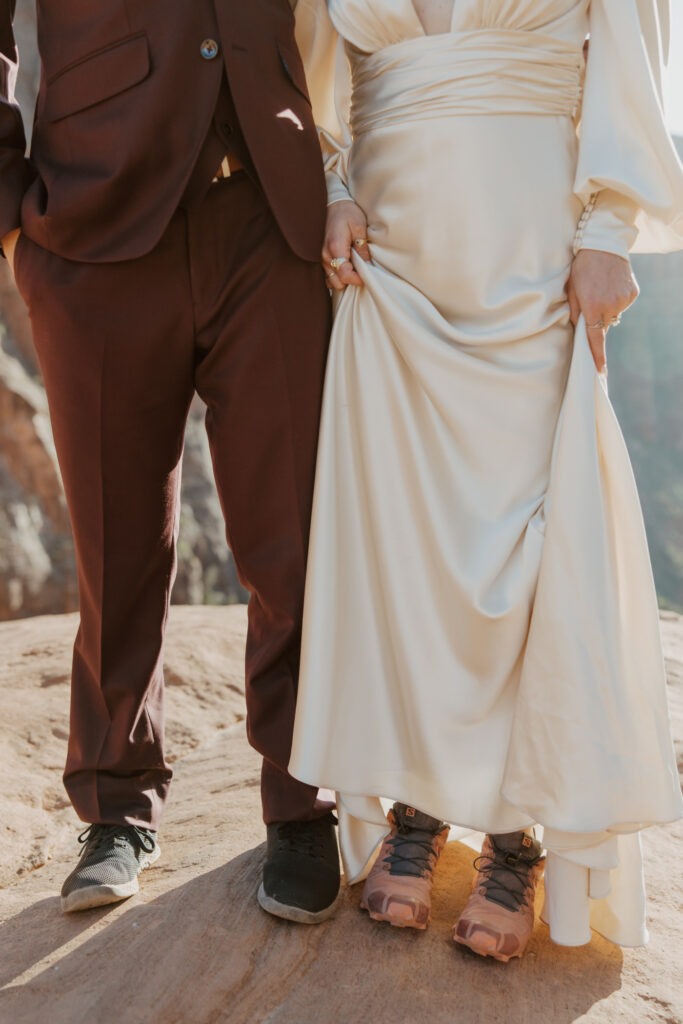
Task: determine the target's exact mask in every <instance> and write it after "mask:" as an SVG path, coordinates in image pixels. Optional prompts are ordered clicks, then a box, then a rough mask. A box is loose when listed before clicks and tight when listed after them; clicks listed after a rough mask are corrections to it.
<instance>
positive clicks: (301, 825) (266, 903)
mask: <svg viewBox="0 0 683 1024" xmlns="http://www.w3.org/2000/svg"><path fill="white" fill-rule="evenodd" d="M336 824H337V819H336V818H335V816H334V815H333V814H326V815H325V816H324V817H323V818H316V819H315V821H276V822H274V823H273V824H272V825H268V849H267V853H266V863H265V865H264V867H263V884H262V885H261V887H260V889H259V891H258V901H259V903H260V904H261V906H262V907H263V909H264V910H267V911H268V913H269V914H274V915H275V917H284V918H286V919H287V920H288V921H298V922H299V923H300V924H320V922H321V921H324V920H325V919H326V918H328V917H329V916H330V915H331V914H332V912H333V911H334V908H335V905H336V902H337V896H338V895H339V884H340V872H339V850H338V848H337V837H336V835H335V831H334V826H335V825H336Z"/></svg>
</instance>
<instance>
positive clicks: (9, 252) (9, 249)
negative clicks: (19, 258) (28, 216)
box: [2, 228, 21, 277]
mask: <svg viewBox="0 0 683 1024" xmlns="http://www.w3.org/2000/svg"><path fill="white" fill-rule="evenodd" d="M20 234H21V228H15V229H14V231H10V232H9V233H8V234H6V235H5V237H4V238H3V240H2V249H3V252H4V253H5V256H6V257H7V262H8V263H9V268H10V270H11V271H12V277H14V250H15V249H16V247H17V241H18V239H19V235H20Z"/></svg>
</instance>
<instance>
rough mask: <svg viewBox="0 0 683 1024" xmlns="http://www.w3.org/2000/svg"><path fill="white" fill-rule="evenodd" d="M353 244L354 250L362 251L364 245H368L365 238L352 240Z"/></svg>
mask: <svg viewBox="0 0 683 1024" xmlns="http://www.w3.org/2000/svg"><path fill="white" fill-rule="evenodd" d="M353 244H354V246H355V247H356V249H362V248H363V246H364V245H367V244H368V240H367V238H354V240H353Z"/></svg>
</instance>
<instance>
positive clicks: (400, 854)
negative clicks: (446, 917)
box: [361, 803, 449, 929]
mask: <svg viewBox="0 0 683 1024" xmlns="http://www.w3.org/2000/svg"><path fill="white" fill-rule="evenodd" d="M388 819H389V824H390V825H391V832H390V833H389V835H388V836H387V837H386V838H385V839H384V841H383V843H382V846H381V848H380V851H379V854H378V856H377V860H376V861H375V863H374V866H373V868H372V870H371V872H370V874H369V875H368V877H367V879H366V882H365V886H364V888H363V897H362V899H361V907H363V909H364V910H367V911H368V913H369V914H370V917H371V918H372V919H373V920H374V921H388V923H389V924H392V925H394V927H396V928H419V929H425V928H426V927H427V925H428V924H429V915H430V910H431V904H432V885H433V883H434V869H435V868H436V863H437V861H438V859H439V856H440V854H441V851H442V850H443V848H444V845H445V843H446V840H447V838H448V832H449V827H448V825H444V823H443V822H441V821H439V820H438V819H437V818H430V816H429V815H428V814H423V813H422V812H421V811H418V810H416V809H415V808H414V807H407V806H406V805H405V804H399V803H396V804H394V806H393V808H392V809H391V810H390V811H389V814H388Z"/></svg>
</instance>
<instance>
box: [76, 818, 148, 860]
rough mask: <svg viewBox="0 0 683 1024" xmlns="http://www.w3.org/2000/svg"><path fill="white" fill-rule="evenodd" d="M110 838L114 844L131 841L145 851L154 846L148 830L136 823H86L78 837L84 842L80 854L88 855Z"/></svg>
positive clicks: (119, 844)
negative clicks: (86, 825)
mask: <svg viewBox="0 0 683 1024" xmlns="http://www.w3.org/2000/svg"><path fill="white" fill-rule="evenodd" d="M110 840H113V841H114V845H116V846H125V845H127V844H128V843H131V842H132V843H133V845H134V846H137V847H138V849H140V850H144V851H145V853H152V851H153V850H154V847H155V842H154V839H153V837H152V836H151V835H150V834H149V832H148V831H147V830H146V829H144V828H138V826H137V825H88V827H87V828H86V829H84V830H83V832H81V834H80V835H79V837H78V841H79V843H82V844H84V848H83V851H82V853H81V856H82V857H84V856H90V855H91V854H92V853H94V852H95V851H96V850H98V849H99V848H100V847H101V846H102V845H103V844H104V843H106V842H108V841H110Z"/></svg>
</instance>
